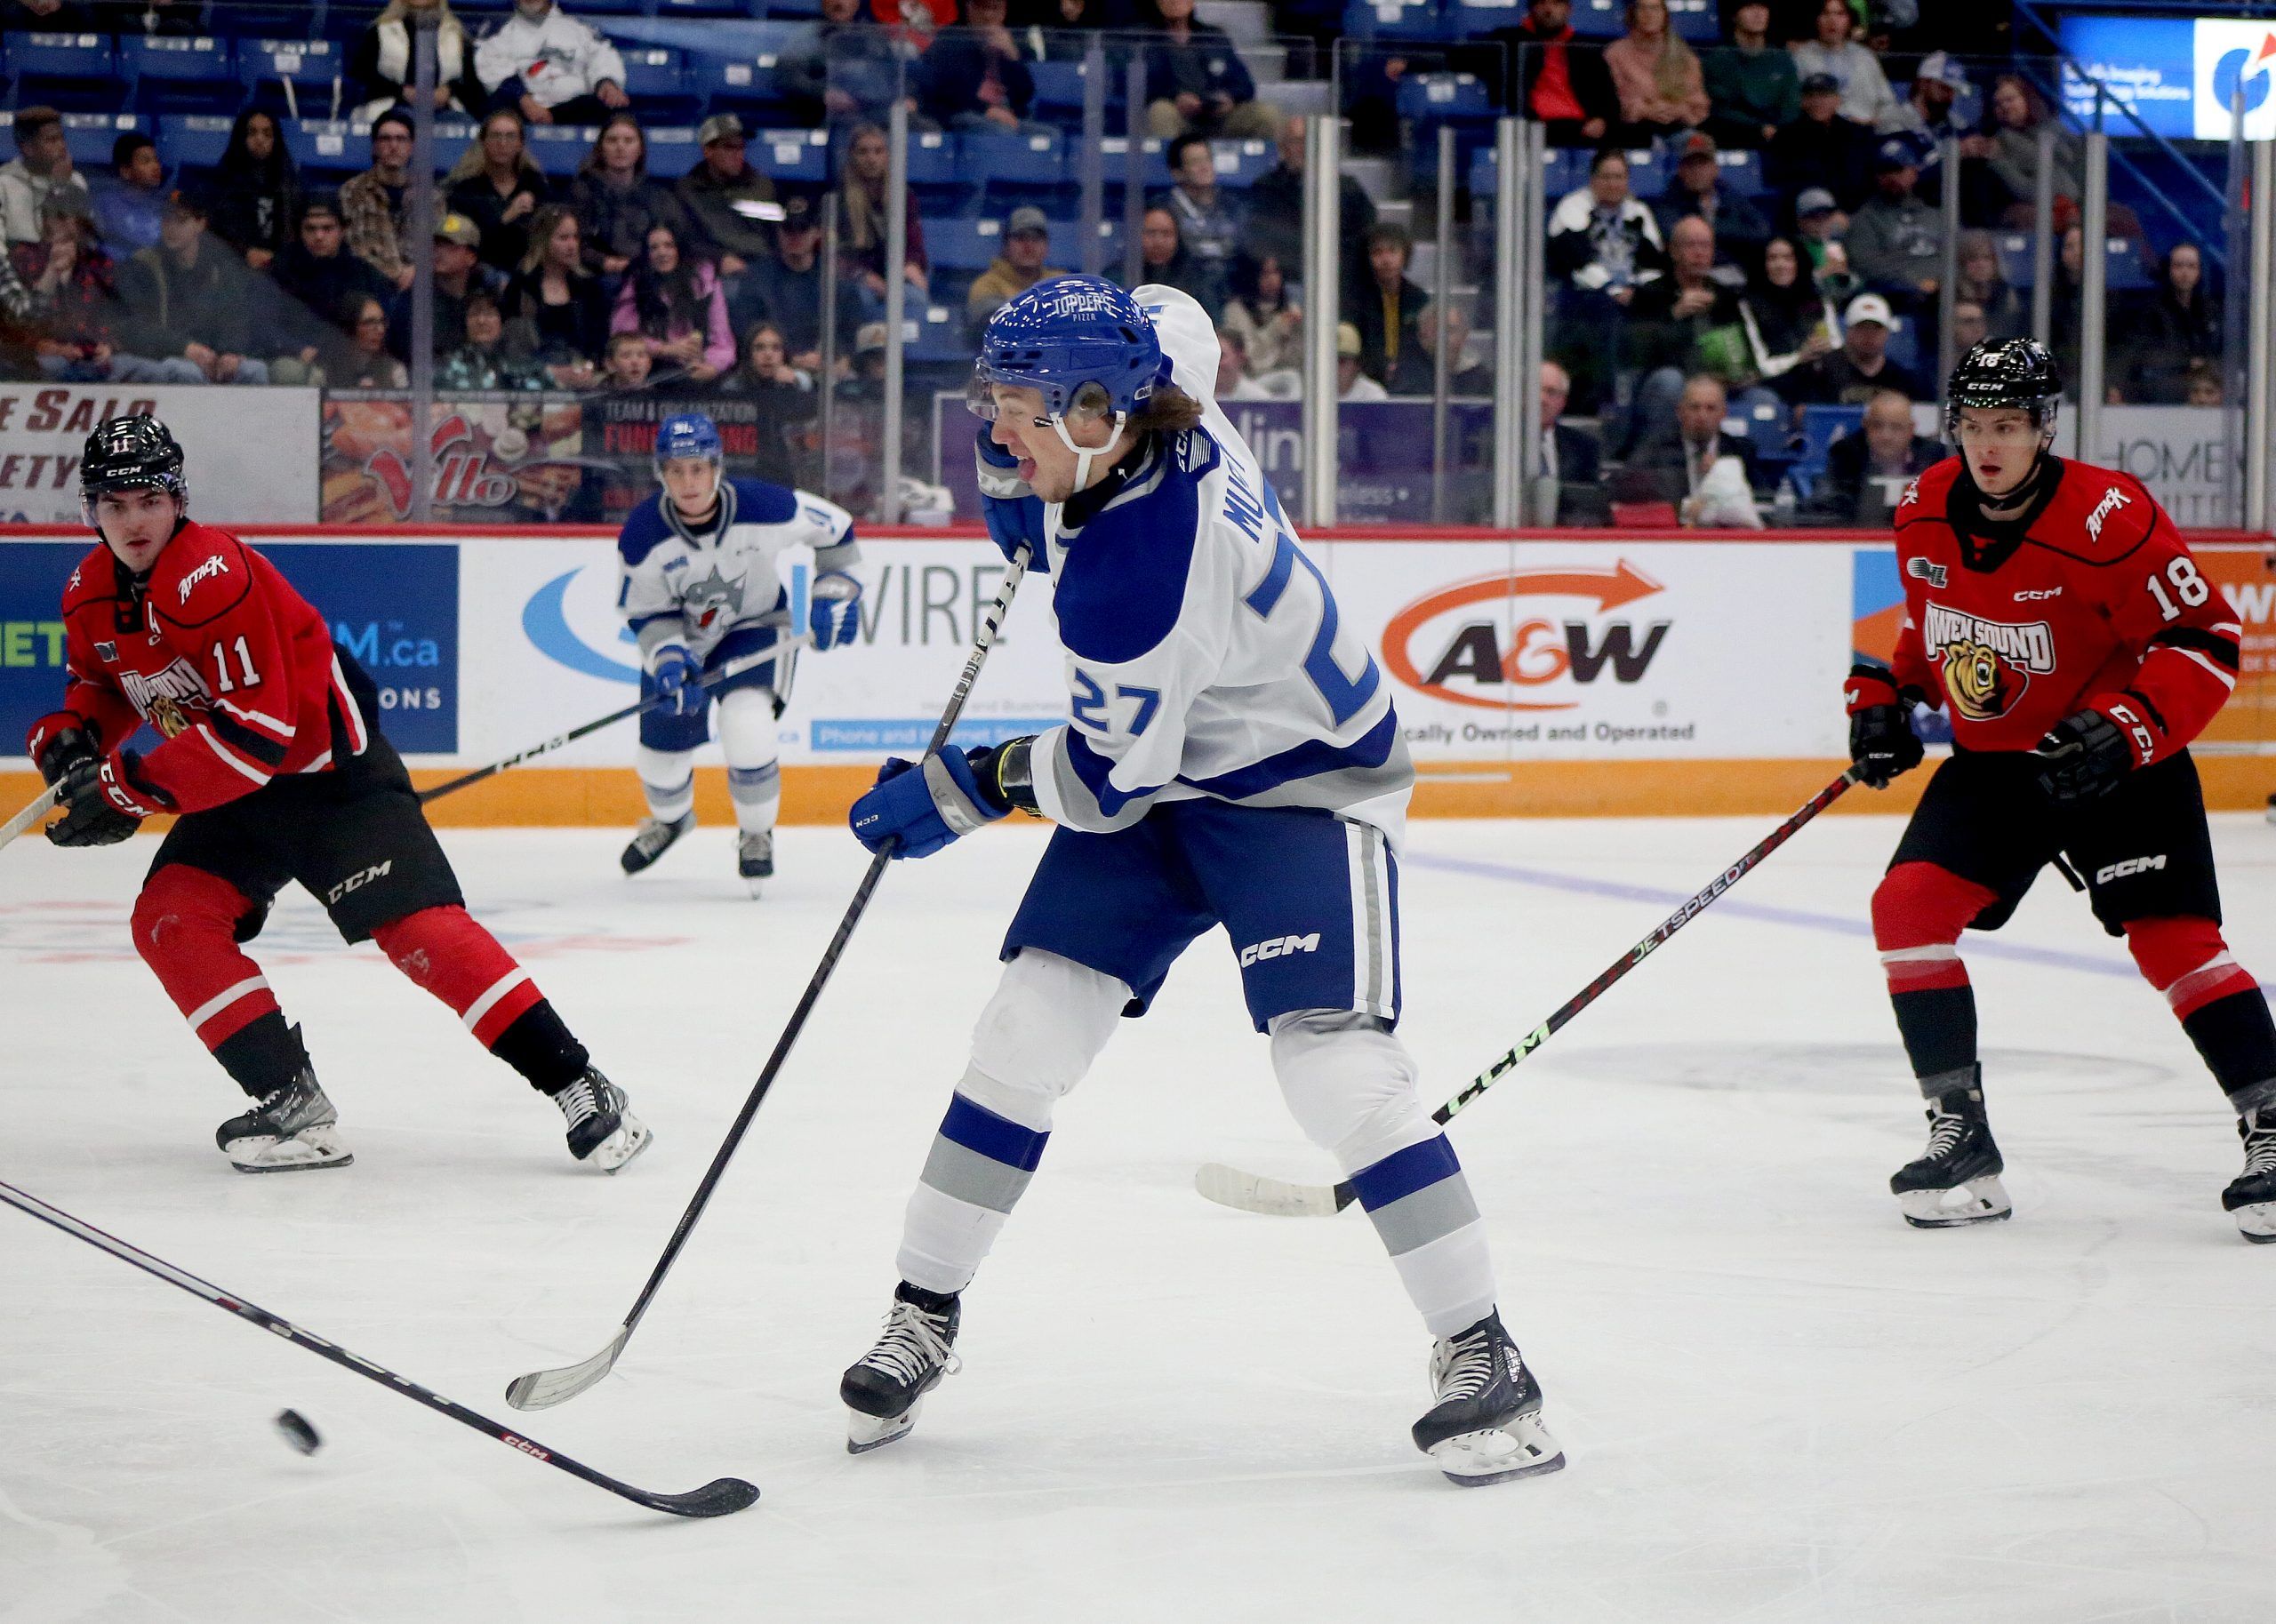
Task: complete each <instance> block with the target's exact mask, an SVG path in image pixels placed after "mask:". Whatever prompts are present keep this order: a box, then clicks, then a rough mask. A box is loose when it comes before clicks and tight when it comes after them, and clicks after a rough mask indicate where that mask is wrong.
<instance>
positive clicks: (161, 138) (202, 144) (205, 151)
mask: <svg viewBox="0 0 2276 1624" xmlns="http://www.w3.org/2000/svg"><path fill="white" fill-rule="evenodd" d="M233 122H234V121H233V120H231V119H229V118H228V117H227V116H224V115H222V114H220V113H167V114H164V115H162V116H160V117H159V118H158V120H157V134H156V138H155V139H156V141H157V143H158V156H159V158H160V159H161V160H163V161H164V164H165V166H166V168H167V169H168V170H169V171H179V170H181V169H183V168H190V169H211V168H212V167H213V165H215V164H219V163H220V161H221V155H222V153H224V152H226V151H227V150H228V146H229V125H230V124H232V123H233ZM286 144H287V145H288V146H289V145H290V144H291V142H290V138H289V137H288V138H287V141H286ZM359 167H360V166H359Z"/></svg>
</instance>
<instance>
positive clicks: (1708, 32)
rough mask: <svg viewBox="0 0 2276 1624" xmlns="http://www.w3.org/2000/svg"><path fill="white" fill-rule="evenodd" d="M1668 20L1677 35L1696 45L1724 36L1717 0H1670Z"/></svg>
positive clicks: (1710, 42) (1712, 41)
mask: <svg viewBox="0 0 2276 1624" xmlns="http://www.w3.org/2000/svg"><path fill="white" fill-rule="evenodd" d="M1668 21H1669V23H1670V24H1671V26H1672V27H1673V28H1674V29H1675V31H1676V35H1677V37H1679V38H1680V39H1684V40H1687V41H1689V42H1690V43H1691V44H1694V45H1711V44H1715V42H1716V41H1718V40H1719V39H1720V38H1722V24H1721V22H1720V21H1719V20H1718V19H1717V17H1716V15H1715V0H1668ZM1623 32H1625V30H1624V29H1623Z"/></svg>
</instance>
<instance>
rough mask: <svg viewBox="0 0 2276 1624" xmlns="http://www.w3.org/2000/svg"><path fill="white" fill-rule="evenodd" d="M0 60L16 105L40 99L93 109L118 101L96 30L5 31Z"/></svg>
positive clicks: (110, 62) (107, 53)
mask: <svg viewBox="0 0 2276 1624" xmlns="http://www.w3.org/2000/svg"><path fill="white" fill-rule="evenodd" d="M0 63H4V64H5V66H6V68H7V72H8V82H9V88H10V90H11V92H12V94H13V97H14V100H15V103H16V105H17V106H18V107H36V106H38V105H39V104H41V103H42V102H45V103H47V104H48V105H50V106H52V107H54V108H59V109H62V108H73V109H78V110H83V111H84V110H93V109H95V108H98V107H99V106H101V105H103V104H108V106H109V107H113V108H116V106H117V105H118V100H119V96H118V84H117V81H116V74H115V72H114V68H115V62H114V59H113V57H112V54H111V48H110V41H109V39H108V37H106V36H103V35H100V34H11V35H9V36H7V38H6V39H5V40H4V41H0Z"/></svg>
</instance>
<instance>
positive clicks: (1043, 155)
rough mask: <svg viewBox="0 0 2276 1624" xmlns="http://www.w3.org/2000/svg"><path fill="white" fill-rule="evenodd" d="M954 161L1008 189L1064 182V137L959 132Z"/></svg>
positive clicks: (968, 172)
mask: <svg viewBox="0 0 2276 1624" xmlns="http://www.w3.org/2000/svg"><path fill="white" fill-rule="evenodd" d="M957 156H958V163H959V164H961V165H962V167H963V169H964V172H965V173H966V175H967V176H969V177H971V178H972V179H974V180H982V181H985V182H986V183H988V184H989V185H990V186H991V187H1001V188H1012V189H1021V188H1027V189H1032V188H1038V187H1043V188H1051V187H1059V186H1063V185H1064V184H1066V180H1067V141H1066V138H1065V137H1063V136H1060V135H1057V134H1052V135H1013V134H1009V133H1006V134H1003V135H988V134H980V135H959V136H958V137H957Z"/></svg>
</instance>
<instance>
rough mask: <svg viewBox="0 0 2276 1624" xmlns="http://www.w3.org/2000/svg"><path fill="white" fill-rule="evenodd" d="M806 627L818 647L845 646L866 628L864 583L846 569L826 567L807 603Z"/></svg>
mask: <svg viewBox="0 0 2276 1624" xmlns="http://www.w3.org/2000/svg"><path fill="white" fill-rule="evenodd" d="M806 628H807V629H808V630H810V631H811V632H813V635H814V647H815V648H817V649H834V648H841V647H843V646H844V645H845V644H848V643H851V642H853V641H854V635H855V634H856V633H858V632H859V631H860V630H861V629H862V583H861V582H860V581H858V580H854V577H852V576H851V575H848V574H847V573H846V572H845V571H843V570H824V571H822V572H821V573H820V574H818V575H816V576H815V577H814V585H813V596H812V599H811V601H810V602H809V603H808V604H807V605H806Z"/></svg>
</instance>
